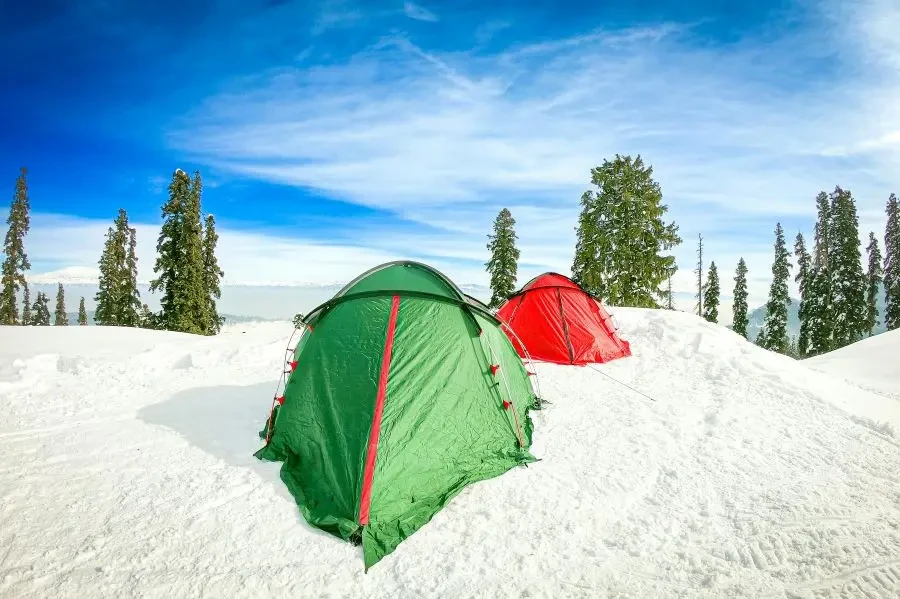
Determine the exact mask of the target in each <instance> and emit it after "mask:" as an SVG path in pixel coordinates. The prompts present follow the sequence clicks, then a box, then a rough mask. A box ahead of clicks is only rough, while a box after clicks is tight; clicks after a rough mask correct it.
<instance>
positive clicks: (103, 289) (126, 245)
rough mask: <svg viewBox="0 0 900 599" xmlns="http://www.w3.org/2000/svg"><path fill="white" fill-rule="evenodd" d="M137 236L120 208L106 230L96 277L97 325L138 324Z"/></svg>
mask: <svg viewBox="0 0 900 599" xmlns="http://www.w3.org/2000/svg"><path fill="white" fill-rule="evenodd" d="M136 235H137V233H136V230H135V228H134V227H132V226H130V225H129V224H128V214H127V212H126V211H125V210H124V209H122V208H120V209H119V214H118V216H117V217H116V220H115V223H114V226H112V227H110V228H109V229H107V232H106V243H105V245H104V248H103V253H102V254H101V256H100V261H99V264H100V278H99V281H98V291H97V295H96V296H95V300H96V302H97V307H96V309H95V311H94V320H95V321H96V322H97V324H99V325H106V326H126V327H135V326H137V325H138V324H139V322H140V315H139V310H140V306H141V300H140V291H139V290H138V286H137V256H136V253H135V251H136V247H137V237H136Z"/></svg>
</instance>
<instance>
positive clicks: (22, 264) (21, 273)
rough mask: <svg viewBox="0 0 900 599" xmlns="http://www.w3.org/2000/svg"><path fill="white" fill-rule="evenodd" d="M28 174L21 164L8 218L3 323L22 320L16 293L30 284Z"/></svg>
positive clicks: (1, 278)
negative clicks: (26, 177)
mask: <svg viewBox="0 0 900 599" xmlns="http://www.w3.org/2000/svg"><path fill="white" fill-rule="evenodd" d="M27 174H28V169H26V168H25V167H22V168H21V169H20V171H19V177H18V178H17V179H16V192H15V194H14V195H13V200H12V204H11V206H10V208H9V216H8V217H7V219H6V224H7V225H9V229H7V231H6V237H5V238H4V241H3V253H4V255H5V256H6V257H5V258H4V260H3V265H2V267H0V325H4V324H7V325H9V324H18V323H19V307H18V306H17V299H18V295H17V294H18V293H19V289H21V288H22V287H24V286H25V285H26V284H27V283H26V281H25V271H27V270H29V269H30V268H31V262H30V261H29V260H28V254H27V253H26V252H25V236H26V235H27V234H28V230H29V229H30V228H31V216H30V212H31V200H30V199H29V198H28V184H27V182H26V180H25V176H26V175H27Z"/></svg>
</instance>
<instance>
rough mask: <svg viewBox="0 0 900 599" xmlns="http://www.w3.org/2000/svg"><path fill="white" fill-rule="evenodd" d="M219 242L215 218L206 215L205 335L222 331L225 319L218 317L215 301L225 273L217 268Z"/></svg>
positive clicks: (218, 295) (220, 293) (218, 296)
mask: <svg viewBox="0 0 900 599" xmlns="http://www.w3.org/2000/svg"><path fill="white" fill-rule="evenodd" d="M218 242H219V234H218V233H216V218H215V217H214V216H213V215H212V214H207V215H206V226H205V227H204V230H203V288H204V292H203V293H204V296H205V297H206V298H207V304H206V319H205V321H204V329H205V332H206V334H207V335H215V334H218V332H219V331H220V330H221V329H222V325H223V324H224V323H225V319H224V318H223V317H221V316H219V310H218V307H217V306H216V300H217V299H219V298H221V297H222V290H221V286H220V281H221V280H222V277H223V276H225V272H224V271H222V269H221V268H219V261H218V259H217V258H216V245H217V244H218Z"/></svg>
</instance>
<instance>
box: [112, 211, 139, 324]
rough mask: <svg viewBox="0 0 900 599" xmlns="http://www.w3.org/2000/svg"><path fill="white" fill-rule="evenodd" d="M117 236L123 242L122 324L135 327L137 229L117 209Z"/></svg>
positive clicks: (137, 302) (136, 315)
mask: <svg viewBox="0 0 900 599" xmlns="http://www.w3.org/2000/svg"><path fill="white" fill-rule="evenodd" d="M116 230H117V231H118V237H119V239H121V240H122V242H123V244H124V248H123V250H124V254H125V264H124V265H122V269H121V274H120V275H119V276H120V277H121V279H122V303H121V307H120V308H119V310H120V312H121V320H122V324H123V325H125V326H127V327H137V326H140V324H141V292H140V289H138V285H137V275H138V266H137V262H138V258H137V229H136V228H135V227H132V226H130V225H129V224H128V214H127V213H126V212H125V210H121V209H120V210H119V216H118V218H117V219H116Z"/></svg>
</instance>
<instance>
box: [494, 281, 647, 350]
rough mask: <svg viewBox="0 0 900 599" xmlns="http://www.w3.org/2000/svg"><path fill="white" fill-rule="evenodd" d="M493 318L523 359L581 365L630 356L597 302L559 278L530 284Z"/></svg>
mask: <svg viewBox="0 0 900 599" xmlns="http://www.w3.org/2000/svg"><path fill="white" fill-rule="evenodd" d="M497 318H499V319H500V320H502V321H503V322H504V323H505V327H504V328H509V329H510V330H511V334H510V340H511V341H512V343H513V346H514V347H515V348H516V351H517V352H518V354H519V355H520V356H521V357H523V358H525V357H528V358H530V359H533V360H539V361H543V362H552V363H555V364H574V365H584V364H588V363H592V362H595V363H596V362H600V363H602V362H609V361H610V360H615V359H617V358H623V357H626V356H630V355H631V346H630V345H629V343H628V342H627V341H625V340H624V339H622V338H620V337H619V336H618V334H617V333H616V327H615V325H614V324H613V322H612V318H611V317H610V315H609V313H608V312H607V311H606V310H605V309H604V308H603V305H602V304H601V302H600V300H599V299H598V298H596V297H594V296H592V295H591V294H589V293H587V292H586V291H585V290H584V289H582V288H581V287H580V286H579V285H578V284H577V283H575V282H574V281H572V280H571V279H570V278H568V277H566V276H564V275H561V274H559V273H554V272H548V273H544V274H542V275H539V276H537V277H535V278H533V279H532V280H530V281H529V282H528V283H526V284H525V285H524V286H523V287H522V288H521V289H520V290H519V291H517V292H515V293H514V294H513V295H512V296H510V297H509V299H507V300H506V301H505V302H504V303H503V305H501V306H500V308H499V309H498V310H497ZM523 346H524V347H523Z"/></svg>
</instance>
